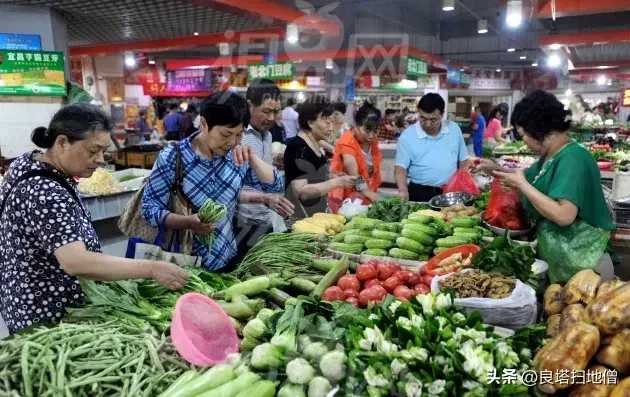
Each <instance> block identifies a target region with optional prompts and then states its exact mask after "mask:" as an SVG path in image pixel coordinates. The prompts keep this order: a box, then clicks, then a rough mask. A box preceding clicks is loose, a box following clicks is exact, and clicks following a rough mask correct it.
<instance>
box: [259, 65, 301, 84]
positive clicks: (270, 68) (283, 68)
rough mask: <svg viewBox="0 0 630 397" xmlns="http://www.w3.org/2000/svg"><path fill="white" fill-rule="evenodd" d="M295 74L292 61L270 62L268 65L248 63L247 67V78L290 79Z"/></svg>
mask: <svg viewBox="0 0 630 397" xmlns="http://www.w3.org/2000/svg"><path fill="white" fill-rule="evenodd" d="M294 74H295V68H294V67H293V64H292V63H289V62H286V63H272V64H269V65H264V64H260V65H250V66H248V67H247V78H248V79H249V80H250V81H251V80H254V79H270V80H291V79H293V75H294Z"/></svg>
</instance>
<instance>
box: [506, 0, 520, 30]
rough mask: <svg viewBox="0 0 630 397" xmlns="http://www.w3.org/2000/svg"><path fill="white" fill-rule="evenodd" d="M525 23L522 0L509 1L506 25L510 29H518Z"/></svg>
mask: <svg viewBox="0 0 630 397" xmlns="http://www.w3.org/2000/svg"><path fill="white" fill-rule="evenodd" d="M522 21H523V2H522V1H521V0H508V2H507V12H506V15H505V23H506V24H507V26H508V27H510V28H517V27H519V26H520V25H521V22H522Z"/></svg>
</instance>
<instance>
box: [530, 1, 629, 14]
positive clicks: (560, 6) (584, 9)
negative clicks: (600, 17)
mask: <svg viewBox="0 0 630 397" xmlns="http://www.w3.org/2000/svg"><path fill="white" fill-rule="evenodd" d="M551 3H552V2H551V1H544V2H542V4H540V5H539V7H538V8H537V12H536V17H538V18H551V17H552V15H551V10H552V8H551ZM555 3H556V18H562V17H571V16H576V15H592V14H605V13H609V12H620V11H628V10H630V1H628V0H555Z"/></svg>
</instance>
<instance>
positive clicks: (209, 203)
mask: <svg viewBox="0 0 630 397" xmlns="http://www.w3.org/2000/svg"><path fill="white" fill-rule="evenodd" d="M198 215H199V220H200V221H201V222H202V223H208V224H216V223H218V222H220V221H222V220H223V218H225V215H227V207H226V206H225V205H223V204H221V203H217V202H215V201H214V200H212V199H207V200H206V201H205V202H204V203H203V205H202V206H201V208H199V213H198ZM214 235H215V232H212V233H208V234H207V235H205V236H201V237H199V238H200V239H201V241H203V242H204V244H206V245H207V246H208V247H212V242H213V241H214Z"/></svg>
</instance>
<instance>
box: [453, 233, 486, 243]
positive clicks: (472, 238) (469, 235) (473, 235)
mask: <svg viewBox="0 0 630 397" xmlns="http://www.w3.org/2000/svg"><path fill="white" fill-rule="evenodd" d="M453 236H455V237H461V238H467V239H468V240H470V241H479V239H480V238H481V235H480V234H479V233H464V232H459V233H458V232H456V233H455V234H453Z"/></svg>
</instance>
